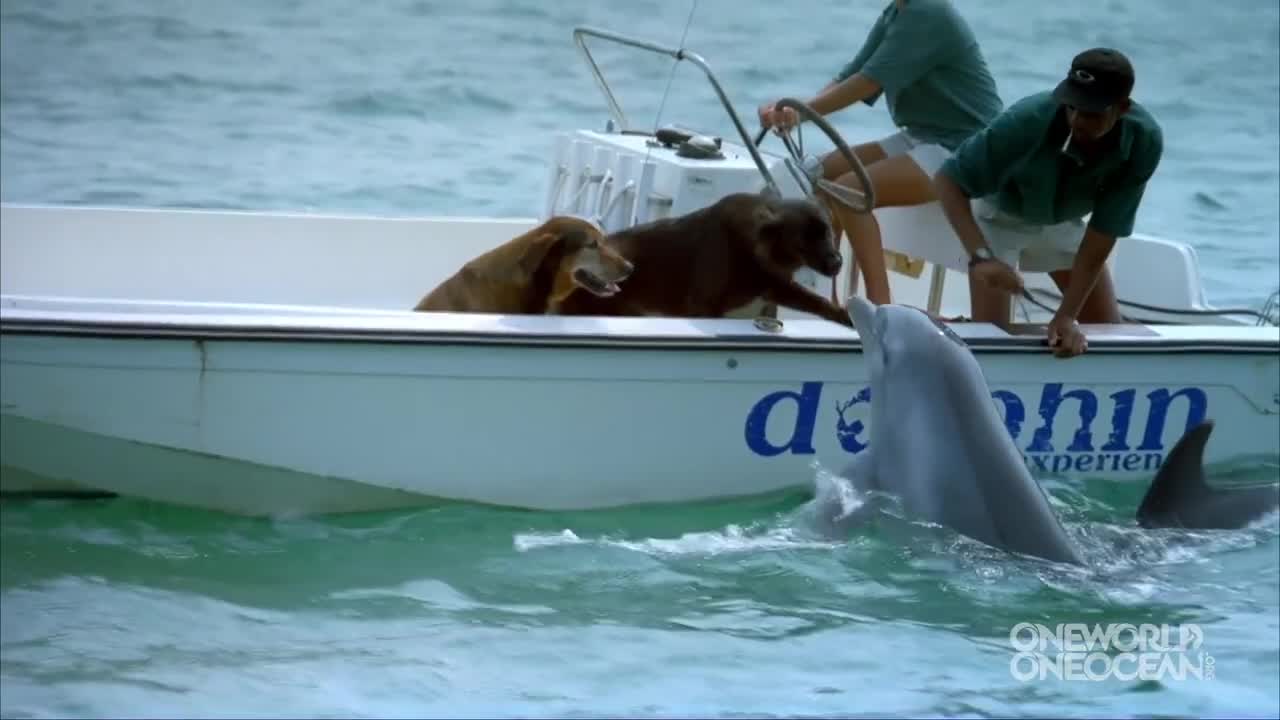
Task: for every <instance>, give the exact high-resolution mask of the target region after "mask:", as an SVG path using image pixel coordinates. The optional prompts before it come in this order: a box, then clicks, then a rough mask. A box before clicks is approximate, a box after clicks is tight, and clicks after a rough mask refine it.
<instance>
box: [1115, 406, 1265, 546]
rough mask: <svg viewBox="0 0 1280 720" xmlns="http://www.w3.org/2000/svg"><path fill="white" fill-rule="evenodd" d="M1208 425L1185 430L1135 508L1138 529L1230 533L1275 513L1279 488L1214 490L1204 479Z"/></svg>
mask: <svg viewBox="0 0 1280 720" xmlns="http://www.w3.org/2000/svg"><path fill="white" fill-rule="evenodd" d="M1212 432H1213V421H1212V420H1207V419H1206V420H1203V421H1201V422H1200V424H1198V425H1196V426H1195V427H1193V428H1191V429H1190V430H1188V431H1187V432H1186V434H1185V435H1183V436H1182V438H1181V439H1179V440H1178V444H1177V445H1174V446H1173V449H1172V450H1170V451H1169V457H1168V458H1167V459H1166V460H1165V462H1164V464H1163V465H1161V466H1160V470H1159V471H1158V472H1157V473H1156V477H1155V479H1154V480H1152V481H1151V486H1150V487H1149V488H1147V493H1146V495H1145V496H1144V497H1143V498H1142V503H1141V504H1140V505H1139V506H1138V512H1137V521H1138V524H1139V525H1141V526H1142V527H1144V528H1186V529H1196V530H1207V529H1214V530H1230V529H1238V528H1242V527H1244V526H1246V525H1248V524H1249V523H1251V522H1253V521H1255V520H1257V519H1258V518H1261V517H1262V516H1264V515H1266V514H1268V513H1271V512H1275V510H1276V509H1277V508H1280V484H1274V485H1257V486H1252V487H1240V488H1214V487H1212V486H1210V485H1209V484H1208V483H1207V482H1206V481H1205V478H1204V446H1205V445H1206V444H1207V443H1208V442H1209V435H1210V434H1211V433H1212Z"/></svg>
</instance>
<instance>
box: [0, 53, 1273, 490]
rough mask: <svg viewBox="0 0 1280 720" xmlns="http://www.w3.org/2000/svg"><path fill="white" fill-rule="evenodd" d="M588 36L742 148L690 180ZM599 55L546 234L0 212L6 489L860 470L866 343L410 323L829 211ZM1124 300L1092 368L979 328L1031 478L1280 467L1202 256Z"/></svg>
mask: <svg viewBox="0 0 1280 720" xmlns="http://www.w3.org/2000/svg"><path fill="white" fill-rule="evenodd" d="M589 36H594V37H597V38H603V39H608V40H613V41H616V42H621V43H623V44H625V45H629V46H631V47H636V48H641V49H645V50H649V51H654V52H659V53H666V54H668V55H671V56H672V57H677V58H678V59H683V60H687V61H693V62H694V63H695V64H697V65H698V66H699V67H701V68H703V70H704V71H705V72H706V75H707V77H708V79H709V80H710V81H711V84H712V87H713V88H714V89H715V91H716V93H717V94H718V96H719V97H720V99H721V101H722V102H723V103H724V106H725V109H726V111H727V112H728V113H729V116H730V118H731V120H732V121H733V123H734V126H735V128H736V129H737V131H738V132H739V134H740V135H741V142H740V143H739V142H733V141H730V140H723V141H720V142H719V145H718V151H719V154H720V155H722V157H720V158H714V159H695V158H691V157H686V156H687V155H689V154H691V153H696V152H697V151H698V150H699V149H700V148H701V150H703V151H707V150H711V151H714V150H715V149H716V144H715V143H712V144H710V145H707V144H706V143H701V144H700V143H699V142H698V141H697V139H694V141H693V142H691V143H690V142H686V143H685V144H684V145H683V146H681V145H680V144H679V143H677V145H676V147H666V146H662V145H661V144H658V145H657V146H654V144H652V143H650V142H649V141H651V140H652V139H653V138H652V136H651V135H646V134H644V133H641V132H637V131H634V130H630V129H629V128H628V126H627V124H626V120H625V116H624V115H623V114H622V111H621V109H620V108H618V106H617V104H616V102H615V101H614V99H613V96H612V93H611V92H610V91H609V88H608V85H607V84H605V82H604V80H603V78H602V77H600V75H599V72H598V70H597V69H596V66H595V63H594V62H592V61H591V57H590V54H589V53H587V52H586V45H585V39H586V38H587V37H589ZM574 37H575V40H576V41H577V42H578V43H579V47H581V48H582V50H583V52H584V55H585V57H586V59H587V60H588V61H589V63H590V66H591V68H592V70H593V72H595V73H596V77H597V79H598V80H599V81H600V85H601V88H602V89H603V90H604V91H605V95H606V98H607V100H608V103H609V105H610V108H611V111H612V112H613V116H614V117H613V121H612V122H611V123H610V125H611V127H610V128H609V129H606V130H605V131H592V130H586V129H579V130H576V131H574V132H567V133H564V134H562V135H560V136H559V137H558V138H556V142H555V144H554V154H553V156H552V157H551V159H550V168H549V178H548V192H547V197H546V201H545V204H544V206H543V207H542V208H541V210H540V211H539V212H538V213H537V214H535V215H534V216H531V217H529V218H525V219H484V218H462V217H452V218H438V217H421V218H398V217H397V218H388V217H353V216H334V215H318V214H291V213H263V212H231V211H225V212H224V211H207V210H181V209H177V210H169V209H164V210H161V209H129V208H109V207H50V206H38V205H19V204H6V205H4V206H3V208H2V210H0V293H2V295H3V298H2V299H0V332H2V342H0V486H2V489H3V490H4V491H5V492H6V493H32V492H37V493H39V492H55V491H56V492H86V493H89V492H96V491H101V492H109V493H117V494H123V495H130V496H136V497H142V498H149V499H153V500H157V501H162V502H169V503H177V504H183V505H188V506H196V507H201V508H209V509H216V510H222V511H227V512H234V513H244V514H255V515H258V514H278V513H312V512H338V511H361V510H373V509H380V508H391V507H407V506H413V505H419V504H423V503H429V502H433V501H435V500H437V499H448V500H463V501H474V502H480V503H490V504H496V505H505V506H516V507H522V508H532V509H550V510H560V509H587V508H605V507H616V506H622V505H630V504H638V503H680V502H691V501H697V500H703V499H712V498H726V497H733V496H743V495H752V494H759V493H770V492H775V491H783V490H786V489H790V488H804V487H806V486H808V485H809V484H810V483H811V481H812V479H813V477H814V473H815V472H816V471H817V468H818V467H823V468H827V469H829V470H832V471H839V470H840V469H842V468H843V467H844V466H845V465H846V464H847V463H848V462H849V460H850V459H851V458H852V457H853V456H854V455H856V454H857V453H858V452H861V451H863V450H864V449H865V447H866V442H865V441H866V435H867V425H866V423H867V418H868V416H869V413H868V408H867V402H866V401H867V400H868V397H869V395H868V386H867V374H866V372H865V369H864V367H863V364H862V356H861V353H860V345H859V339H858V335H857V333H856V331H854V330H851V329H849V328H846V327H844V326H840V325H836V324H834V323H831V322H828V321H825V320H821V319H817V318H813V317H808V316H804V315H800V314H797V313H793V312H790V311H788V310H786V309H785V308H784V309H780V311H779V313H778V317H777V319H778V321H780V322H778V323H777V324H776V325H772V324H770V323H767V322H761V321H759V320H758V319H757V318H756V317H755V309H754V308H749V309H746V310H744V311H743V312H742V313H741V317H731V318H717V319H710V318H709V319H675V318H615V317H598V318H582V317H578V318H570V317H553V316H518V315H469V314H467V315H464V314H449V313H414V312H411V311H410V310H409V308H411V307H412V306H413V305H414V304H415V303H416V302H417V300H418V299H419V298H420V297H421V296H422V295H423V294H424V293H425V292H426V291H427V290H429V289H430V288H431V287H433V286H434V285H435V284H436V283H438V282H440V281H441V280H443V279H444V278H445V277H447V276H448V275H449V274H451V273H452V272H454V270H456V269H457V268H458V267H459V266H460V265H461V264H462V263H464V262H465V261H467V260H468V259H470V258H471V257H474V256H475V255H477V254H479V253H481V252H483V251H485V250H487V249H489V248H491V247H493V246H495V245H497V244H499V243H502V242H504V241H506V240H508V239H510V238H512V237H514V236H516V235H518V234H520V233H522V232H524V231H526V230H527V229H529V228H531V227H532V226H534V225H535V224H536V223H538V222H540V221H541V220H542V219H543V218H545V217H547V216H549V215H552V214H563V213H575V214H585V215H591V216H595V217H597V218H598V219H599V221H600V222H601V224H602V225H604V226H605V227H606V228H607V229H616V228H620V227H623V226H627V225H630V224H633V223H637V222H644V221H647V220H649V219H652V218H655V217H661V216H663V215H668V214H679V213H684V212H688V211H690V210H693V209H696V208H698V207H702V206H704V205H706V204H708V203H710V202H713V201H714V200H716V199H717V198H719V197H721V196H723V195H724V194H725V193H729V192H736V191H744V190H747V191H761V190H764V189H765V188H768V187H770V185H772V186H774V187H776V188H777V189H778V191H779V192H781V193H782V194H784V195H797V194H801V193H805V192H807V189H806V188H804V187H802V184H801V181H802V178H801V177H800V176H798V175H796V174H795V173H792V172H790V171H789V170H791V169H794V166H792V167H789V166H788V163H789V162H791V155H790V154H789V153H787V152H779V153H773V152H769V151H767V150H765V149H757V147H756V141H754V140H752V138H751V137H749V135H748V133H747V132H746V130H745V128H743V126H742V124H741V122H740V121H739V119H738V117H737V115H736V114H735V113H734V111H733V109H732V106H731V104H730V103H729V102H728V99H727V97H726V96H725V93H724V91H723V89H722V88H721V86H720V85H719V83H718V82H717V81H716V79H715V76H714V74H713V73H712V72H711V70H710V68H709V67H708V66H707V65H706V63H705V61H703V60H702V58H701V57H699V56H698V55H696V54H695V53H692V52H689V51H687V50H676V49H669V48H663V47H661V46H658V45H654V44H651V43H645V42H642V41H637V40H634V39H630V38H626V37H623V36H620V35H617V34H614V33H609V32H605V31H601V30H595V29H591V28H578V29H577V30H575V33H574ZM681 147H684V149H683V150H682V149H680V148H681ZM637 199H639V202H637ZM875 212H876V214H877V215H878V216H879V219H880V221H881V223H882V226H883V228H884V238H885V242H886V245H887V246H888V247H889V248H890V249H891V250H892V251H893V252H894V253H896V254H895V255H894V258H896V259H898V260H901V261H902V262H900V263H899V264H898V265H896V266H895V267H896V270H895V273H894V275H893V291H894V293H895V299H896V300H897V301H900V302H905V303H910V304H915V305H918V306H922V307H924V306H927V307H929V308H930V309H934V310H937V311H940V312H942V313H944V314H965V313H967V312H968V296H967V286H966V283H965V278H964V274H963V271H964V263H963V262H962V260H963V256H962V253H961V252H960V250H959V247H960V246H959V243H958V241H954V236H953V235H951V233H950V230H949V228H948V227H947V226H946V224H945V221H944V220H943V218H942V215H941V212H940V210H938V208H936V207H932V206H926V207H923V208H910V209H882V210H877V211H875ZM845 254H846V259H848V258H849V254H850V253H849V249H848V246H847V244H846V245H845ZM848 266H849V263H847V262H846V270H847V269H848ZM926 268H927V269H929V272H927V273H926V272H924V269H926ZM1112 271H1113V273H1115V277H1116V284H1117V287H1118V288H1119V289H1120V292H1121V294H1122V296H1123V297H1124V298H1125V299H1126V300H1128V301H1130V302H1129V303H1128V304H1126V305H1125V310H1126V312H1127V313H1128V314H1130V315H1131V316H1132V317H1133V318H1134V321H1133V322H1132V323H1130V324H1125V325H1119V326H1110V327H1105V328H1103V327H1095V328H1090V329H1089V336H1090V350H1089V352H1088V354H1087V355H1085V356H1083V357H1079V358H1074V359H1071V360H1059V359H1055V358H1053V357H1052V356H1051V355H1050V354H1049V353H1048V352H1047V350H1046V348H1045V346H1044V340H1043V326H1042V325H1038V324H1036V323H1038V322H1041V321H1043V319H1044V314H1043V312H1042V311H1040V310H1039V309H1038V308H1036V307H1035V306H1027V307H1023V308H1021V309H1020V310H1019V312H1020V313H1023V314H1024V315H1025V317H1024V318H1023V319H1025V320H1027V321H1028V322H1027V323H1024V324H1021V325H1017V326H1015V327H1014V328H1013V329H1012V330H1011V331H1009V332H1006V331H1004V330H1001V329H998V328H997V327H995V326H992V325H986V324H978V323H956V324H954V326H953V327H954V329H955V331H956V332H957V333H958V334H959V335H960V336H961V337H963V338H964V339H965V340H966V341H967V342H968V343H970V345H971V346H972V348H973V350H974V352H975V353H976V355H977V357H978V358H979V360H980V362H981V363H982V365H983V367H984V369H985V370H986V372H987V374H988V378H989V379H990V382H991V385H992V387H993V389H994V391H995V393H994V398H993V401H994V402H996V403H997V404H998V407H999V408H1000V409H1001V411H1002V412H1003V414H1004V417H1005V420H1006V423H1007V425H1008V428H1009V431H1010V433H1011V434H1012V436H1013V437H1014V438H1015V440H1016V442H1017V444H1018V446H1019V447H1020V448H1022V449H1023V451H1024V453H1025V455H1026V458H1027V463H1028V466H1029V467H1030V468H1031V469H1032V470H1033V472H1034V473H1036V474H1037V475H1038V476H1048V475H1061V476H1067V477H1077V478H1079V477H1099V478H1108V479H1112V480H1115V481H1119V482H1131V481H1141V482H1145V481H1146V480H1147V479H1149V478H1150V477H1151V475H1152V474H1153V473H1154V471H1155V469H1156V468H1157V467H1158V466H1159V465H1160V463H1161V462H1162V461H1163V458H1164V455H1165V453H1166V451H1167V450H1168V449H1169V448H1170V447H1171V446H1172V444H1173V443H1174V442H1176V440H1177V439H1178V437H1179V436H1180V435H1181V434H1182V432H1183V431H1184V430H1185V429H1186V428H1187V427H1188V426H1189V425H1191V424H1192V423H1195V422H1196V421H1198V420H1199V419H1200V418H1202V417H1205V416H1209V417H1212V418H1214V419H1215V420H1216V421H1217V423H1218V430H1217V432H1215V434H1214V436H1213V439H1212V441H1211V442H1210V444H1209V448H1208V458H1207V459H1208V461H1209V462H1211V463H1238V462H1243V463H1251V462H1272V463H1274V462H1277V460H1278V459H1280V440H1278V438H1280V328H1278V327H1277V326H1276V322H1275V321H1274V320H1271V319H1267V320H1266V321H1265V322H1263V321H1261V320H1260V319H1259V318H1262V317H1264V316H1265V315H1266V314H1267V313H1266V312H1262V313H1260V314H1258V315H1257V316H1256V317H1250V316H1248V315H1239V314H1235V315H1233V314H1232V313H1230V312H1222V311H1219V310H1218V309H1215V308H1212V307H1210V306H1208V305H1207V303H1206V302H1205V299H1204V294H1203V291H1202V288H1201V285H1200V277H1199V270H1198V265H1197V257H1196V253H1195V251H1194V249H1193V248H1191V247H1190V246H1188V245H1186V244H1183V243H1179V242H1175V241H1171V240H1166V239H1161V238H1155V237H1150V236H1141V235H1140V236H1137V237H1135V238H1133V239H1131V240H1130V241H1128V242H1125V243H1121V244H1120V245H1119V246H1118V249H1117V252H1116V254H1115V256H1114V258H1113V259H1112ZM800 277H801V279H802V281H805V282H807V283H809V284H810V285H811V286H813V287H814V288H815V289H817V290H818V291H819V292H824V293H826V292H828V291H829V290H830V288H829V286H827V285H823V284H819V283H818V282H817V280H816V278H815V276H812V275H802V276H800ZM1028 280H1030V281H1033V282H1036V283H1039V284H1038V285H1036V287H1037V288H1039V289H1040V290H1046V291H1047V290H1048V289H1049V288H1052V285H1051V284H1049V283H1048V282H1047V278H1044V279H1040V278H1036V277H1034V276H1028ZM837 285H838V288H839V290H840V295H841V298H842V299H843V296H844V288H845V279H844V278H843V277H842V278H840V280H839V282H838V283H837ZM1045 299H1046V302H1049V303H1052V302H1053V299H1052V297H1048V296H1046V298H1045ZM1189 319H1191V320H1194V323H1195V324H1188V320H1189ZM931 441H932V439H931V438H928V437H920V438H918V442H919V443H920V444H921V446H925V445H927V443H929V442H931Z"/></svg>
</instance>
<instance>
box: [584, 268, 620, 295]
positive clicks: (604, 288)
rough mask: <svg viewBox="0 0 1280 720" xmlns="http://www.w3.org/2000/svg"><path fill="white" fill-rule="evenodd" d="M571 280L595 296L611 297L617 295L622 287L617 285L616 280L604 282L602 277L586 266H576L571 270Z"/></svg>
mask: <svg viewBox="0 0 1280 720" xmlns="http://www.w3.org/2000/svg"><path fill="white" fill-rule="evenodd" d="M573 280H574V282H576V283H578V285H579V286H580V287H582V288H584V289H586V291H587V292H589V293H591V294H592V295H595V296H597V297H612V296H614V295H617V294H618V293H619V292H620V291H621V290H622V288H620V287H618V283H616V282H605V280H604V279H603V278H601V277H600V276H599V275H596V274H595V273H593V272H591V271H590V270H588V269H586V268H576V269H575V270H574V271H573Z"/></svg>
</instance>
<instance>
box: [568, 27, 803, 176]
mask: <svg viewBox="0 0 1280 720" xmlns="http://www.w3.org/2000/svg"><path fill="white" fill-rule="evenodd" d="M587 36H591V37H595V38H599V39H601V40H608V41H611V42H615V43H618V44H619V45H626V46H628V47H633V48H637V49H639V50H647V51H649V52H652V53H657V54H659V55H666V56H667V57H670V58H674V59H675V60H677V61H680V60H687V61H689V62H691V63H693V64H694V65H695V66H696V67H697V68H698V69H699V70H701V71H702V72H703V74H705V75H706V76H707V80H708V81H710V83H711V87H712V89H714V90H715V92H716V97H718V98H719V99H720V104H721V105H723V106H724V110H725V112H726V113H728V115H729V119H730V120H732V121H733V126H734V128H736V129H737V131H738V134H739V135H740V136H741V137H742V145H743V147H744V148H746V150H747V152H748V153H750V154H751V159H752V161H754V162H755V164H756V167H757V168H758V169H759V170H760V175H761V177H763V178H764V181H765V184H766V185H767V186H768V191H769V192H772V193H773V194H774V195H775V196H781V195H782V191H781V189H780V188H779V187H778V184H777V183H776V182H775V181H774V179H773V174H772V173H770V172H769V167H768V166H767V165H765V162H764V158H763V157H761V155H760V151H759V149H758V148H757V147H756V143H755V142H754V141H753V140H752V139H751V135H750V134H749V133H748V132H747V128H746V126H744V125H743V124H742V119H741V118H739V117H738V113H737V112H736V111H735V110H734V109H733V104H732V103H731V102H729V96H728V95H727V94H726V93H725V90H724V86H723V85H721V84H720V81H719V80H717V79H716V75H715V73H714V72H712V70H711V66H710V65H709V64H708V63H707V61H706V60H705V59H703V57H702V56H701V55H699V54H698V53H696V52H693V51H691V50H686V49H684V48H673V47H667V46H665V45H661V44H658V43H655V42H652V41H649V40H643V39H640V38H635V37H628V36H626V35H622V34H620V33H615V32H612V31H609V30H603V29H600V28H595V27H590V26H586V25H580V26H578V27H575V28H574V29H573V41H574V44H576V45H577V46H578V50H579V51H581V52H582V56H583V58H584V59H585V60H586V61H587V66H588V68H590V70H591V75H592V76H593V77H594V78H595V81H596V85H597V86H598V87H599V88H600V91H601V92H602V93H604V98H605V102H607V103H608V104H609V114H610V115H612V116H613V119H614V120H615V121H616V122H617V124H618V130H619V131H620V132H629V131H630V132H634V128H632V127H631V126H630V125H629V124H628V123H627V116H626V114H625V113H624V112H623V111H622V106H621V105H619V104H618V100H617V98H616V97H614V94H613V90H612V89H611V88H610V87H609V83H608V82H607V81H606V80H605V79H604V74H603V73H601V72H600V66H599V65H597V64H596V61H595V58H594V57H592V56H591V51H590V50H589V49H587V43H586V38H587Z"/></svg>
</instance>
